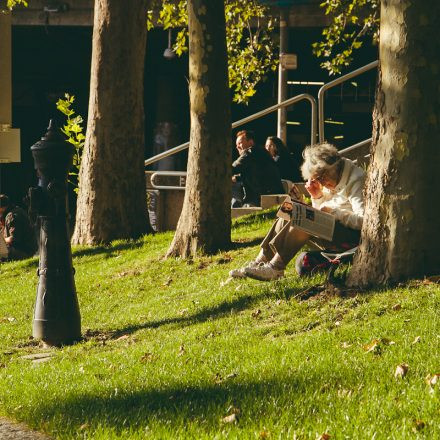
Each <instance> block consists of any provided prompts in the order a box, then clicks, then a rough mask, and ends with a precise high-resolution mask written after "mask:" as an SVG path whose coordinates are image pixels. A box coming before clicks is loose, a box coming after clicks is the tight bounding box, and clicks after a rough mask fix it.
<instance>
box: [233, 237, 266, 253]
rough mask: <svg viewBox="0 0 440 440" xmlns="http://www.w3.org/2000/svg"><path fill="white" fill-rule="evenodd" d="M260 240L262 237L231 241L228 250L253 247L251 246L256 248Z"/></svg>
mask: <svg viewBox="0 0 440 440" xmlns="http://www.w3.org/2000/svg"><path fill="white" fill-rule="evenodd" d="M262 240H263V237H257V238H254V239H252V240H243V241H233V242H232V243H231V247H230V250H235V249H242V248H247V247H253V246H256V245H257V244H260V243H261V241H262Z"/></svg>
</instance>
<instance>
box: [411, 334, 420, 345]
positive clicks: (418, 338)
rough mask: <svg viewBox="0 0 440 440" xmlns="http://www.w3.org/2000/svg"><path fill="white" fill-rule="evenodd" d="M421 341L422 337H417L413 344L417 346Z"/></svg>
mask: <svg viewBox="0 0 440 440" xmlns="http://www.w3.org/2000/svg"><path fill="white" fill-rule="evenodd" d="M421 339H422V338H421V337H420V336H416V337H415V339H414V341H412V343H413V344H417V343H419V342H420V341H421Z"/></svg>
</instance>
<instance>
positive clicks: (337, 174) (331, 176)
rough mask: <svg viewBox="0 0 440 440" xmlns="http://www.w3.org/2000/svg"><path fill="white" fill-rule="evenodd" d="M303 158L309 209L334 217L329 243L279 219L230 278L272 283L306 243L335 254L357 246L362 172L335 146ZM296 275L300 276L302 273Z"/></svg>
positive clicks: (315, 147)
mask: <svg viewBox="0 0 440 440" xmlns="http://www.w3.org/2000/svg"><path fill="white" fill-rule="evenodd" d="M303 158H304V163H303V165H302V167H301V172H302V175H303V177H304V180H306V184H305V187H306V189H307V191H308V192H309V194H310V196H311V199H312V206H313V207H314V208H317V209H320V210H322V211H325V212H328V213H330V214H332V215H334V216H335V219H336V224H335V230H334V233H333V239H332V241H331V242H330V241H326V240H323V239H319V238H316V237H313V236H311V235H310V234H308V233H307V232H304V231H302V230H300V229H298V228H295V227H294V226H292V225H291V222H290V221H286V220H283V219H281V218H279V219H278V220H277V221H276V222H275V223H274V224H273V225H272V227H271V229H270V231H269V232H268V234H267V235H266V237H265V238H264V240H263V242H262V243H261V250H260V253H259V254H258V256H257V258H256V259H255V260H254V261H251V262H250V263H248V264H247V265H246V266H244V267H242V268H241V269H235V270H232V271H231V272H230V273H229V274H230V276H232V277H237V278H242V277H245V276H248V277H251V278H254V279H257V280H261V281H271V280H275V279H278V278H281V277H282V276H284V270H285V268H286V266H287V264H288V263H289V262H290V261H291V260H292V258H293V257H294V256H295V255H296V254H297V253H298V251H299V250H300V249H301V248H302V247H303V246H304V245H305V244H306V243H311V244H313V245H315V246H317V247H318V248H320V249H327V250H331V251H334V252H341V251H344V250H347V249H350V248H353V247H355V246H357V244H358V243H359V238H360V229H361V227H362V220H363V215H364V203H363V194H362V192H363V186H364V181H365V172H364V170H363V169H362V168H359V167H358V166H356V165H355V164H354V163H353V162H352V161H351V160H349V159H346V158H343V157H342V156H341V155H340V154H339V152H338V150H337V149H336V147H335V146H333V145H331V144H328V143H326V142H324V143H321V144H316V145H311V146H309V147H306V148H305V150H304V152H303ZM297 269H298V268H297ZM298 273H299V274H300V275H301V274H302V273H301V270H298Z"/></svg>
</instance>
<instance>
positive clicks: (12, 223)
mask: <svg viewBox="0 0 440 440" xmlns="http://www.w3.org/2000/svg"><path fill="white" fill-rule="evenodd" d="M0 234H2V236H3V239H4V241H5V243H6V247H7V251H8V255H7V257H6V258H7V259H8V260H21V259H23V258H29V257H32V256H33V255H34V254H35V251H36V248H37V246H36V240H35V235H34V230H33V228H32V226H31V223H30V221H29V217H28V216H27V214H26V212H25V211H24V210H23V209H21V208H19V207H18V206H14V205H13V204H12V203H10V201H9V197H8V196H7V195H5V194H0Z"/></svg>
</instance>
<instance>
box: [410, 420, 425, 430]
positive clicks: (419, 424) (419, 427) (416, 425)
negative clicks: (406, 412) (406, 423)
mask: <svg viewBox="0 0 440 440" xmlns="http://www.w3.org/2000/svg"><path fill="white" fill-rule="evenodd" d="M424 427H425V422H424V421H423V420H414V426H413V428H412V430H413V432H417V431H421V430H422V429H423V428H424Z"/></svg>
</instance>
